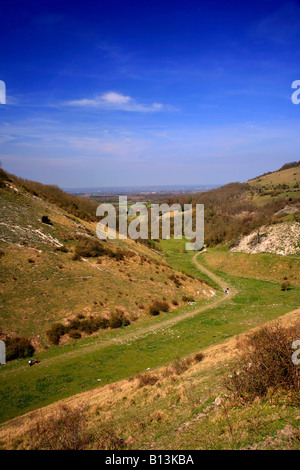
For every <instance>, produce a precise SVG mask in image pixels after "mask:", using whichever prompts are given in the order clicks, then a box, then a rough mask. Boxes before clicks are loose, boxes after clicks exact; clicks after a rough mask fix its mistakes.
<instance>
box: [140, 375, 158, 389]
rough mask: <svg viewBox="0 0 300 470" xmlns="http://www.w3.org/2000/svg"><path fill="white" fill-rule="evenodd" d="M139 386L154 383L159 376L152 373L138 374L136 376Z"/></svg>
mask: <svg viewBox="0 0 300 470" xmlns="http://www.w3.org/2000/svg"><path fill="white" fill-rule="evenodd" d="M137 378H138V381H139V384H138V386H139V387H145V386H146V385H155V384H156V382H158V380H159V378H158V377H157V376H156V375H154V374H147V373H146V374H139V375H138V376H137Z"/></svg>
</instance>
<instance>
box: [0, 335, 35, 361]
mask: <svg viewBox="0 0 300 470" xmlns="http://www.w3.org/2000/svg"><path fill="white" fill-rule="evenodd" d="M34 351H35V349H34V347H33V345H32V344H31V342H30V340H29V339H27V338H23V337H17V338H8V339H7V340H6V360H7V361H12V360H13V359H22V358H23V357H29V356H32V355H33V354H34Z"/></svg>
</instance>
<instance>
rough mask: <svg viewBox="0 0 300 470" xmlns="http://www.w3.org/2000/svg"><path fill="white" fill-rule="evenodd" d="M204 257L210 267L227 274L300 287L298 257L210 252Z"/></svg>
mask: <svg viewBox="0 0 300 470" xmlns="http://www.w3.org/2000/svg"><path fill="white" fill-rule="evenodd" d="M204 256H205V260H206V262H207V263H208V265H209V266H210V267H212V268H213V269H217V270H219V271H224V272H226V273H228V274H230V273H234V274H235V275H237V276H241V277H246V278H252V279H261V280H265V281H273V282H283V281H284V280H288V281H289V282H290V284H291V285H296V286H299V285H300V257H299V255H297V256H284V257H283V256H278V255H274V254H270V253H259V254H247V253H232V252H220V251H218V250H212V251H210V252H208V253H206V254H205V255H204ZM285 278H287V279H285Z"/></svg>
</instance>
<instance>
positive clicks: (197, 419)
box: [0, 253, 300, 450]
mask: <svg viewBox="0 0 300 470" xmlns="http://www.w3.org/2000/svg"><path fill="white" fill-rule="evenodd" d="M177 255H178V253H177ZM185 255H186V254H184V253H182V255H181V258H182V259H181V260H180V264H181V263H183V259H184V257H185ZM205 256H207V255H205ZM198 259H199V262H201V263H204V264H206V261H205V259H204V257H203V256H202V255H201V256H199V257H198ZM177 262H178V260H177ZM215 274H219V275H220V274H221V275H222V276H224V278H225V279H226V280H227V281H226V282H228V283H230V285H232V286H234V287H235V288H237V289H238V290H239V293H238V294H237V295H236V296H235V297H233V298H231V299H230V300H229V301H228V302H224V303H223V304H222V305H221V306H219V307H218V308H212V309H208V310H206V312H205V313H203V314H201V315H199V316H196V317H194V318H189V319H188V320H186V321H183V322H180V323H178V324H177V325H176V331H174V332H173V334H172V333H171V331H168V330H165V331H164V332H163V333H164V335H157V334H156V335H152V336H149V337H148V339H147V338H143V339H142V344H141V343H140V346H141V345H143V346H144V347H146V345H148V348H149V349H148V351H147V350H146V349H144V352H145V353H146V354H145V358H147V361H148V362H147V365H149V366H154V365H155V364H151V359H152V358H153V357H154V356H155V357H157V356H159V355H160V353H161V352H162V351H165V350H168V351H170V352H171V351H172V347H173V345H175V346H176V347H177V348H176V347H175V348H174V349H173V352H174V354H176V352H177V353H178V352H179V351H180V355H181V354H182V355H184V354H187V353H189V352H191V351H193V350H194V351H195V350H199V349H203V348H206V349H204V353H205V358H204V360H203V362H201V363H192V365H191V366H190V367H189V369H188V370H187V371H186V372H184V373H183V374H180V375H178V374H177V375H176V374H175V375H171V376H168V374H166V372H165V370H164V369H159V368H157V369H155V370H154V371H153V373H154V374H155V375H156V376H157V377H158V378H159V380H158V382H157V383H156V384H155V385H154V386H150V385H148V386H144V387H140V386H139V381H138V379H133V380H129V381H128V380H124V381H122V382H119V383H118V384H112V385H107V386H104V387H103V388H99V387H98V388H97V389H94V390H93V391H91V392H88V393H85V394H80V395H78V396H74V397H72V398H70V399H69V400H67V401H66V403H70V404H71V405H72V406H73V405H77V404H78V403H80V402H86V403H88V404H89V406H90V415H89V425H90V426H91V427H92V428H94V429H95V430H97V429H98V430H99V429H101V427H102V426H103V424H104V425H105V427H106V428H111V429H113V430H114V431H115V432H116V433H117V434H118V435H120V436H122V437H123V438H125V439H127V442H128V445H129V447H130V448H133V449H136V448H141V449H143V448H145V449H148V448H152V449H178V450H179V449H230V448H234V449H238V448H247V447H252V446H257V447H258V448H260V447H262V448H286V447H287V448H298V444H297V442H299V441H297V440H288V439H285V437H284V433H285V430H286V426H289V427H291V428H292V429H297V426H299V422H298V418H299V411H300V410H299V407H298V408H297V407H295V406H293V407H290V406H287V401H286V397H281V398H279V399H275V398H274V399H273V401H272V399H269V400H267V401H260V400H259V401H256V402H255V403H253V404H252V405H249V406H247V407H245V406H242V407H241V406H239V405H237V404H234V403H230V402H226V405H222V406H219V407H218V406H215V405H214V400H215V398H216V397H217V396H220V395H221V396H222V395H223V394H224V393H225V390H224V386H223V379H224V377H225V376H226V371H227V366H228V364H229V363H230V361H231V360H232V358H233V357H234V356H235V355H236V354H237V352H238V349H237V347H238V343H239V341H241V340H242V336H243V334H241V333H242V332H243V331H245V330H249V329H250V328H252V327H253V326H256V325H259V324H262V323H265V322H266V321H267V320H270V319H272V318H277V317H278V316H279V315H282V314H283V313H284V312H287V311H289V310H292V309H293V308H294V307H295V306H296V305H297V298H299V289H298V288H294V289H292V290H291V291H289V292H281V291H280V286H279V284H277V283H271V282H265V281H261V280H252V279H245V278H239V277H236V276H228V275H224V273H220V272H219V273H216V272H215ZM297 318H298V321H299V311H298V316H296V317H295V314H290V315H287V318H286V319H285V320H284V322H285V323H287V322H288V321H289V322H294V321H295V320H296V321H297ZM174 333H175V334H174ZM235 334H239V337H234V336H232V335H235ZM226 335H228V337H231V338H230V339H227V340H224V338H225V337H226ZM178 336H180V337H179V338H177V337H178ZM161 341H163V344H162V345H161V348H160V343H161ZM135 344H136V345H138V344H139V341H136V342H135ZM212 344H217V345H216V346H210V347H208V346H209V345H212ZM128 346H129V349H130V345H128ZM176 349H177V351H176ZM115 351H116V350H115ZM74 352H75V354H76V346H75V349H74ZM153 353H154V354H153ZM141 354H143V349H142V348H141V347H140V348H139V349H138V355H135V356H134V360H135V361H136V360H137V359H139V358H140V356H141ZM116 357H119V356H115V358H116ZM175 357H176V356H175ZM90 359H92V357H91V356H89V360H90ZM93 359H94V362H90V361H89V363H87V364H86V368H85V367H84V364H81V365H82V370H84V378H86V377H87V376H89V375H90V371H91V367H97V363H96V361H95V359H96V358H93ZM132 359H133V357H132V358H131V360H132ZM158 359H159V357H158ZM170 359H171V355H170V357H169V360H170ZM123 361H124V359H123V357H122V362H123ZM84 362H85V361H84ZM158 362H159V360H158ZM88 364H89V366H88ZM40 365H42V363H41V364H40ZM40 365H39V366H40ZM122 365H123V367H124V366H125V365H126V364H125V362H123V364H122ZM57 367H58V368H59V363H58V364H57ZM24 372H27V374H26V375H27V380H28V377H30V376H29V374H28V372H29V370H28V369H27V370H26V371H25V368H24ZM66 372H67V370H66V369H65V373H66ZM11 373H12V374H14V375H15V380H20V376H19V375H18V365H15V370H11ZM32 373H34V374H38V368H37V367H36V369H35V368H32V369H31V370H30V374H32ZM24 377H25V376H24ZM31 377H32V375H31ZM61 378H62V379H64V380H65V379H66V378H67V376H64V377H61ZM38 383H40V384H43V380H41V381H40V382H39V381H36V385H37V384H38ZM31 384H32V386H31V391H30V393H31V394H33V386H34V380H31ZM44 385H45V386H46V385H47V387H48V386H51V383H48V384H46V380H45V382H44ZM45 388H46V387H45ZM34 390H35V393H37V392H36V388H35V389H34ZM15 398H16V397H15ZM19 398H20V397H19ZM9 404H10V403H9ZM20 406H21V405H20ZM25 409H26V407H24V408H23V412H24V411H25ZM27 409H28V407H27ZM51 409H55V405H54V408H53V407H52V408H50V409H49V411H48V410H47V409H46V410H45V411H44V413H45V415H46V416H47V414H49V413H50V411H51ZM18 411H22V410H20V409H19V410H18ZM15 412H16V409H15ZM17 414H19V413H17ZM35 416H37V417H38V416H39V414H36V415H34V416H33V418H30V415H29V416H28V418H26V417H24V419H23V418H21V419H20V420H16V421H15V422H12V423H11V424H10V423H7V425H4V426H3V428H2V430H0V442H1V441H2V442H3V444H2V445H3V446H4V447H6V446H8V447H10V448H14V447H15V448H18V447H19V446H20V448H22V447H23V446H24V445H25V447H26V437H25V441H24V442H25V443H24V442H23V437H20V436H18V433H19V434H20V435H22V433H25V434H26V429H27V430H28V428H30V426H31V425H32V421H31V419H33V420H34V419H35ZM14 426H16V427H15V428H14ZM12 429H14V432H13V433H12V432H11V430H12ZM281 430H283V431H281ZM281 432H282V433H283V434H282V438H281V439H279V442H278V440H276V437H277V434H278V433H279V435H280V436H281V434H280V433H281ZM268 436H270V439H269V438H268V439H266V438H267V437H268Z"/></svg>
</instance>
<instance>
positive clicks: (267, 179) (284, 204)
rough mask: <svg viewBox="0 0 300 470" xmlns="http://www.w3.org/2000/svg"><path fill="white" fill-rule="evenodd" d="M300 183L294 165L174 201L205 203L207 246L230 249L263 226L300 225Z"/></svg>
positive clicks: (297, 167)
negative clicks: (223, 245)
mask: <svg viewBox="0 0 300 470" xmlns="http://www.w3.org/2000/svg"><path fill="white" fill-rule="evenodd" d="M299 183H300V166H299V162H294V163H288V164H286V165H283V167H282V168H281V169H280V170H278V171H275V172H272V173H269V174H266V175H263V176H260V177H258V178H255V179H253V180H251V181H250V180H249V181H248V182H246V183H238V182H236V183H229V184H226V185H225V186H221V187H220V188H217V189H213V190H211V191H207V192H206V193H199V194H193V195H186V197H185V198H182V197H181V198H172V201H171V202H173V203H174V202H180V203H181V204H183V203H193V204H197V203H198V204H204V207H205V243H206V244H207V246H216V245H219V244H227V245H229V247H230V246H236V245H237V243H238V242H239V240H240V238H241V237H243V236H247V235H250V234H251V233H252V232H254V231H255V230H257V229H258V228H259V227H261V226H263V225H264V226H268V225H270V224H277V223H283V222H286V223H289V224H293V223H296V222H299V221H300V214H299V210H300V184H299ZM297 250H298V248H297Z"/></svg>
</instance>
